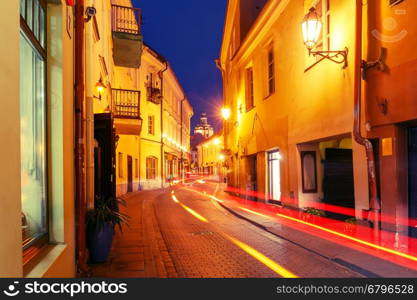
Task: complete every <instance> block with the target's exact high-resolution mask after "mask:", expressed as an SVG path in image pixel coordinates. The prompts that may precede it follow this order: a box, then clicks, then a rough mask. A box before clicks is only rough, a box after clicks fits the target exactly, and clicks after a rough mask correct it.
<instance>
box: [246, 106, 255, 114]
mask: <svg viewBox="0 0 417 300" xmlns="http://www.w3.org/2000/svg"><path fill="white" fill-rule="evenodd" d="M254 109H255V106H253V107H251V108H249V109H247V110H246V113H249V112H251V111H252V110H254Z"/></svg>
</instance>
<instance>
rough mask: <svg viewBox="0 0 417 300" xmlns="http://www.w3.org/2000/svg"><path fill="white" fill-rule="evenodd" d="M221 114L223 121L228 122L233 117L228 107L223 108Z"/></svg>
mask: <svg viewBox="0 0 417 300" xmlns="http://www.w3.org/2000/svg"><path fill="white" fill-rule="evenodd" d="M221 113H222V117H223V119H224V120H226V121H227V120H229V119H230V117H231V115H232V112H231V110H230V108H228V107H223V108H222V111H221Z"/></svg>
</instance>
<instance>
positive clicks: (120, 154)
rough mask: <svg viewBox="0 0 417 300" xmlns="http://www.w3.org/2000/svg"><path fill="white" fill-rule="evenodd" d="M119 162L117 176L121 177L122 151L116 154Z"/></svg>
mask: <svg viewBox="0 0 417 300" xmlns="http://www.w3.org/2000/svg"><path fill="white" fill-rule="evenodd" d="M118 162H119V178H123V153H121V152H119V155H118Z"/></svg>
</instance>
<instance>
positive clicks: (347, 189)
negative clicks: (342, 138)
mask: <svg viewBox="0 0 417 300" xmlns="http://www.w3.org/2000/svg"><path fill="white" fill-rule="evenodd" d="M323 189H324V202H325V203H329V204H333V205H337V206H343V207H351V208H354V207H355V196H354V183H353V155H352V150H351V149H333V148H328V149H326V159H325V161H324V179H323Z"/></svg>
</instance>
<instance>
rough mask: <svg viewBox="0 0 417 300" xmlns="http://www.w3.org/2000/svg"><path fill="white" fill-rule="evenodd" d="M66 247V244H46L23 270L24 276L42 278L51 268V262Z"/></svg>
mask: <svg viewBox="0 0 417 300" xmlns="http://www.w3.org/2000/svg"><path fill="white" fill-rule="evenodd" d="M65 249H67V245H66V244H61V245H51V244H49V245H46V246H45V247H44V248H43V249H42V251H41V252H40V253H39V254H38V255H37V256H36V257H34V258H33V259H32V260H31V261H30V262H29V263H28V264H27V265H26V266H25V267H24V270H23V273H24V277H25V278H42V277H44V275H45V274H46V273H47V272H48V270H49V269H50V268H51V266H52V265H53V263H54V262H55V261H56V260H57V259H58V257H60V256H61V255H62V253H64V251H65Z"/></svg>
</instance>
